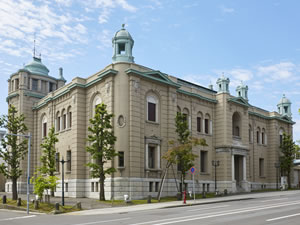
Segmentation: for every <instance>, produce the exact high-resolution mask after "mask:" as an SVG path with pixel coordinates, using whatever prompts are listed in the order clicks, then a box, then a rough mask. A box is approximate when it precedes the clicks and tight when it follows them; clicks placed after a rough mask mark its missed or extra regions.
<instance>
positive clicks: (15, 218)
mask: <svg viewBox="0 0 300 225" xmlns="http://www.w3.org/2000/svg"><path fill="white" fill-rule="evenodd" d="M35 216H36V215H31V216H19V217H12V218H6V219H0V221H7V220H20V219H27V218H31V217H35Z"/></svg>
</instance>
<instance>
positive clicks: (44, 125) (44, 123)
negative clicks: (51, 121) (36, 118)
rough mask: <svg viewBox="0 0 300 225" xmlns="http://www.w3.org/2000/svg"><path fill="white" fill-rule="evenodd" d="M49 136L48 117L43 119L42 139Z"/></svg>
mask: <svg viewBox="0 0 300 225" xmlns="http://www.w3.org/2000/svg"><path fill="white" fill-rule="evenodd" d="M46 136H47V117H46V115H44V116H43V118H42V137H43V138H44V137H46Z"/></svg>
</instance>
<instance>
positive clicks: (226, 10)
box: [220, 5, 235, 13]
mask: <svg viewBox="0 0 300 225" xmlns="http://www.w3.org/2000/svg"><path fill="white" fill-rule="evenodd" d="M220 9H221V11H222V13H234V12H235V10H234V8H228V7H226V6H224V5H221V6H220Z"/></svg>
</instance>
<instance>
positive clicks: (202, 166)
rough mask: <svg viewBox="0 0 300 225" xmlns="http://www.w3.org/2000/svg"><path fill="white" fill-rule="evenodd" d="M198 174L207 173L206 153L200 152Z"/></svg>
mask: <svg viewBox="0 0 300 225" xmlns="http://www.w3.org/2000/svg"><path fill="white" fill-rule="evenodd" d="M200 160H201V161H200V172H201V173H206V172H207V151H200Z"/></svg>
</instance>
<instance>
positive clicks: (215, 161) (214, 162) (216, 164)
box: [211, 160, 220, 193]
mask: <svg viewBox="0 0 300 225" xmlns="http://www.w3.org/2000/svg"><path fill="white" fill-rule="evenodd" d="M211 163H212V166H214V167H215V193H217V167H218V166H219V165H220V161H219V160H212V161H211Z"/></svg>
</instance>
